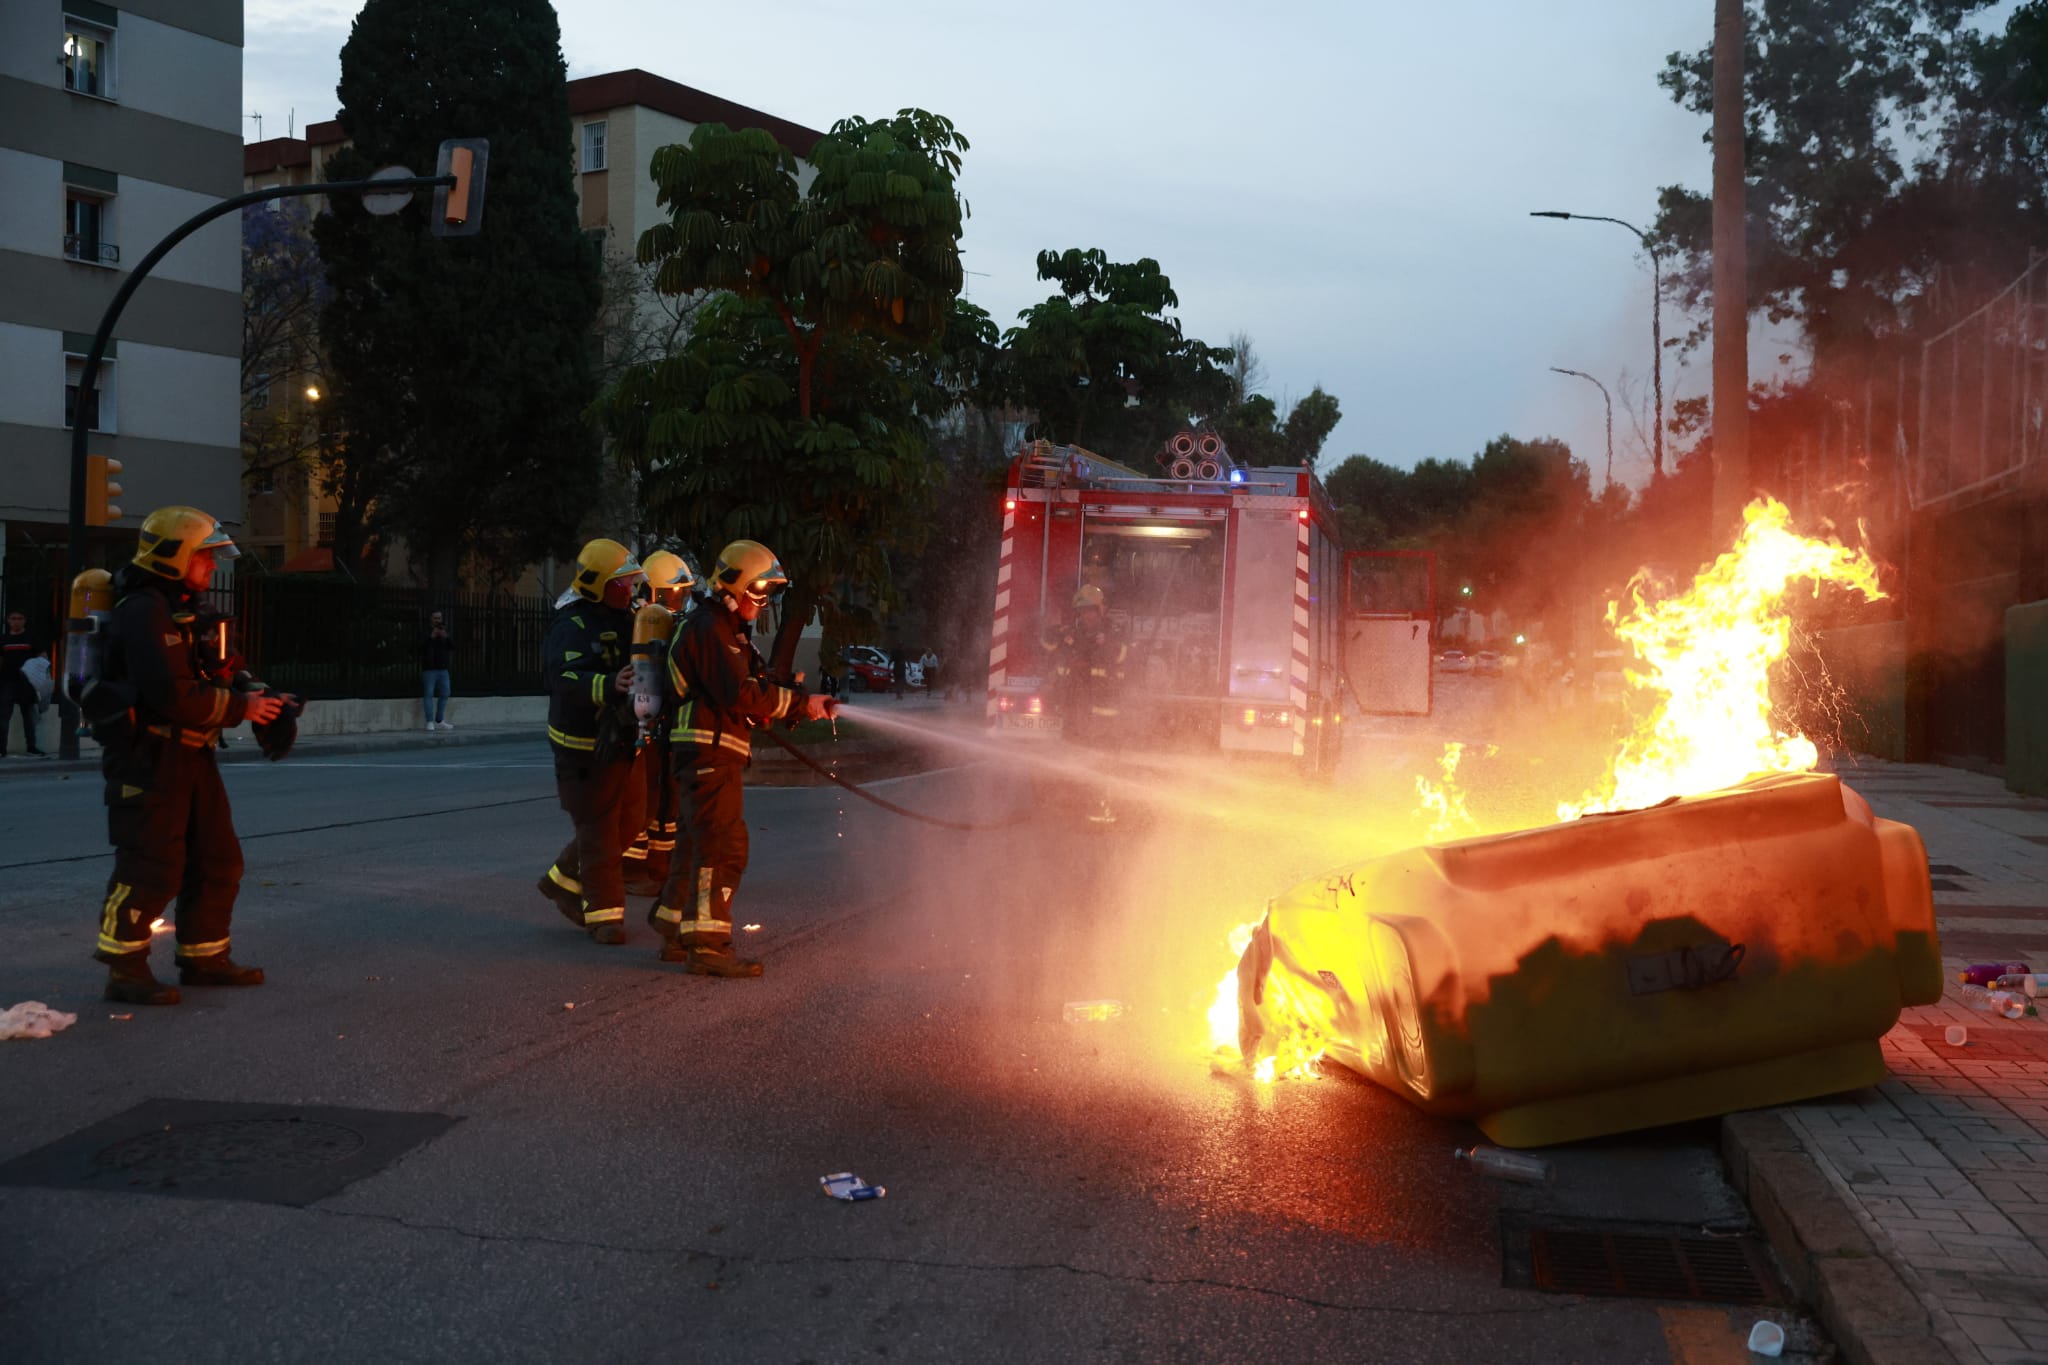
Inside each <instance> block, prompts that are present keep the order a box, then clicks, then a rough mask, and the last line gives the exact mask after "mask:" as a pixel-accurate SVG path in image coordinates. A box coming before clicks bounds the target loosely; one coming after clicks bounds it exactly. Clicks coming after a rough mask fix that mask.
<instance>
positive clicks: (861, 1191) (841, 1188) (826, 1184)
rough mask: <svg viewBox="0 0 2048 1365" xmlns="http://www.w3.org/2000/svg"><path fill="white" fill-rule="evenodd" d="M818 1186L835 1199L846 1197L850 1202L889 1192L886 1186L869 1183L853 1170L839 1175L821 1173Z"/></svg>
mask: <svg viewBox="0 0 2048 1365" xmlns="http://www.w3.org/2000/svg"><path fill="white" fill-rule="evenodd" d="M818 1187H819V1188H820V1189H822V1190H824V1191H825V1193H827V1194H829V1195H831V1196H832V1197H833V1198H834V1199H844V1200H846V1201H847V1202H848V1203H852V1202H854V1201H855V1200H860V1199H880V1198H881V1197H882V1196H883V1195H885V1194H887V1193H888V1192H889V1191H888V1189H887V1187H885V1186H882V1185H870V1184H868V1182H867V1181H865V1180H862V1179H861V1178H860V1177H859V1176H857V1175H855V1174H854V1173H853V1172H852V1171H841V1172H840V1173H839V1174H837V1175H821V1176H819V1177H818Z"/></svg>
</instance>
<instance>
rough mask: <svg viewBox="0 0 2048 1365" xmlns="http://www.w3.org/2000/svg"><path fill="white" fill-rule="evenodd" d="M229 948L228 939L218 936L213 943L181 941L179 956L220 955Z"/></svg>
mask: <svg viewBox="0 0 2048 1365" xmlns="http://www.w3.org/2000/svg"><path fill="white" fill-rule="evenodd" d="M227 950H228V941H227V940H226V939H224V938H217V939H215V940H214V941H213V942H211V943H180V944H179V945H178V956H179V957H218V956H220V955H221V954H222V953H225V952H226V951H227Z"/></svg>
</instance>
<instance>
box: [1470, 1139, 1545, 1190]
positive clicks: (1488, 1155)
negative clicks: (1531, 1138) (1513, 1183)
mask: <svg viewBox="0 0 2048 1365" xmlns="http://www.w3.org/2000/svg"><path fill="white" fill-rule="evenodd" d="M1451 1156H1452V1157H1453V1158H1455V1159H1456V1160H1459V1161H1465V1162H1469V1163H1471V1165H1472V1169H1474V1170H1476V1171H1479V1172H1480V1173H1482V1174H1484V1175H1490V1176H1492V1177H1493V1178H1494V1179H1496V1180H1519V1181H1521V1182H1522V1183H1523V1184H1525V1185H1541V1184H1542V1183H1543V1182H1544V1181H1546V1180H1548V1179H1550V1163H1549V1162H1547V1161H1545V1160H1544V1159H1543V1158H1542V1157H1540V1156H1528V1155H1525V1154H1523V1153H1521V1152H1503V1151H1502V1150H1501V1149H1500V1148H1498V1147H1454V1148H1452V1149H1451Z"/></svg>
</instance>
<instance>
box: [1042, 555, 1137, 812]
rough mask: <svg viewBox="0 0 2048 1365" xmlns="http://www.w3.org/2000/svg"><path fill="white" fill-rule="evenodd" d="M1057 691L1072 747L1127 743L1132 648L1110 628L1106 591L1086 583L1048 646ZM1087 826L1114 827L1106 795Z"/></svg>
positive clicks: (1093, 806)
mask: <svg viewBox="0 0 2048 1365" xmlns="http://www.w3.org/2000/svg"><path fill="white" fill-rule="evenodd" d="M1043 644H1044V648H1045V651H1046V653H1047V654H1048V655H1049V656H1051V659H1052V662H1053V675H1054V678H1055V679H1056V683H1055V685H1056V686H1057V688H1058V689H1059V692H1058V695H1059V699H1060V714H1061V721H1060V729H1061V733H1062V734H1063V735H1064V736H1065V738H1066V740H1067V742H1068V743H1070V744H1076V745H1080V746H1082V747H1084V748H1090V749H1104V750H1109V749H1114V748H1116V747H1117V745H1118V744H1119V743H1121V742H1122V739H1123V705H1122V702H1123V690H1124V664H1125V660H1126V659H1127V658H1128V656H1129V653H1130V648H1129V646H1128V645H1126V644H1125V643H1124V640H1123V637H1122V636H1121V635H1120V634H1118V633H1117V631H1116V630H1115V628H1114V627H1112V626H1111V625H1110V623H1109V616H1108V612H1107V611H1106V610H1105V609H1104V606H1103V599H1102V589H1101V588H1100V587H1099V586H1098V585H1096V584H1094V583H1084V584H1083V585H1082V586H1081V587H1080V588H1079V589H1077V590H1076V591H1075V593H1074V610H1073V615H1072V616H1071V617H1069V619H1068V621H1067V624H1066V625H1065V626H1064V627H1062V628H1061V629H1059V630H1058V631H1056V632H1054V633H1053V634H1052V635H1050V636H1049V637H1047V638H1046V639H1045V640H1044V641H1043ZM1088 807H1089V809H1088V822H1089V823H1090V824H1093V825H1111V824H1115V823H1116V812H1115V810H1114V809H1113V808H1112V807H1111V805H1110V801H1109V794H1108V792H1107V791H1098V792H1095V793H1093V794H1091V795H1090V797H1089V798H1088Z"/></svg>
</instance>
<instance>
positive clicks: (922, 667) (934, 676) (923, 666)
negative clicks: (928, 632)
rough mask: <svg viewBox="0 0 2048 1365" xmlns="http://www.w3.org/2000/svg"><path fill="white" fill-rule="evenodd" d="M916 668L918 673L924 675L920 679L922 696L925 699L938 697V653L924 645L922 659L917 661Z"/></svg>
mask: <svg viewBox="0 0 2048 1365" xmlns="http://www.w3.org/2000/svg"><path fill="white" fill-rule="evenodd" d="M917 666H918V669H919V671H920V672H922V673H923V674H924V677H923V679H922V681H923V683H924V694H925V695H926V696H927V697H936V696H938V695H939V652H938V651H937V650H935V649H933V648H932V647H931V646H930V645H926V646H925V647H924V657H923V658H921V659H919V660H918V661H917Z"/></svg>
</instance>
